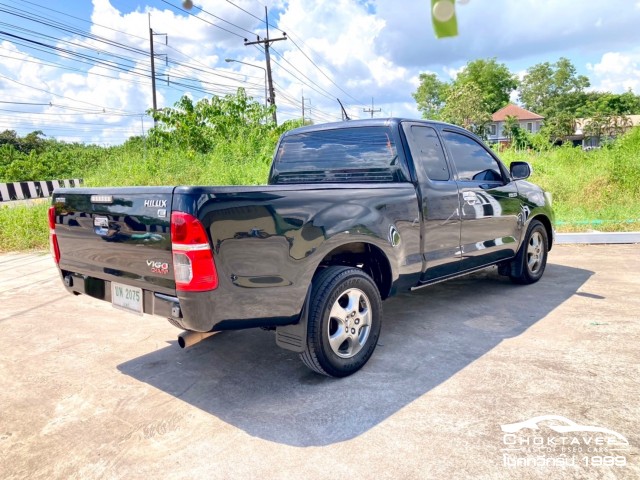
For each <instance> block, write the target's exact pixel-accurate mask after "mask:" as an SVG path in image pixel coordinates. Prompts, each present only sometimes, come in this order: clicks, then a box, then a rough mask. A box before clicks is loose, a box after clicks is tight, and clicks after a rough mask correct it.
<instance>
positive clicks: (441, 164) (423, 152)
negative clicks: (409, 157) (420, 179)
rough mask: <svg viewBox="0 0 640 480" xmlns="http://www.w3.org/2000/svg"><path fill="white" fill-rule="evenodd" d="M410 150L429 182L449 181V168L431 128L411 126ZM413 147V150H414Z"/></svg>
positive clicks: (436, 136)
mask: <svg viewBox="0 0 640 480" xmlns="http://www.w3.org/2000/svg"><path fill="white" fill-rule="evenodd" d="M411 136H412V140H413V142H412V143H413V145H412V150H417V152H415V151H414V152H413V153H414V157H416V156H417V157H418V158H419V160H420V163H421V164H422V166H423V168H424V170H425V173H426V174H427V177H429V179H430V180H449V168H448V167H447V161H446V160H445V158H444V152H443V151H442V145H440V140H439V139H438V135H437V134H436V131H435V130H434V129H433V128H431V127H423V126H420V125H412V126H411ZM414 147H415V148H414Z"/></svg>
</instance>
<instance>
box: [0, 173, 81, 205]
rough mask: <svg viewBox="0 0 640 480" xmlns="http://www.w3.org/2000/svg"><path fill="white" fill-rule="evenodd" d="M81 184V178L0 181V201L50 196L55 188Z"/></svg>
mask: <svg viewBox="0 0 640 480" xmlns="http://www.w3.org/2000/svg"><path fill="white" fill-rule="evenodd" d="M80 185H82V179H81V178H73V179H71V180H46V181H42V182H13V183H0V202H9V201H12V200H25V199H28V198H43V197H50V196H51V194H52V193H53V190H54V189H55V188H62V187H65V188H71V187H79V186H80Z"/></svg>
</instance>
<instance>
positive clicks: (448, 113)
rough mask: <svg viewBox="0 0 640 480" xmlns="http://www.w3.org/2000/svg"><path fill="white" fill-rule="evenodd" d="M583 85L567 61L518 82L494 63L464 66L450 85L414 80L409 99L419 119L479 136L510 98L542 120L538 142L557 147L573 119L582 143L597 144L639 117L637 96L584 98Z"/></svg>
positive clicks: (537, 68)
mask: <svg viewBox="0 0 640 480" xmlns="http://www.w3.org/2000/svg"><path fill="white" fill-rule="evenodd" d="M589 86H590V83H589V79H588V78H587V77H585V76H584V75H578V73H577V70H576V68H575V66H574V65H573V64H572V63H571V61H570V60H569V59H567V58H560V59H558V61H556V62H554V63H550V62H543V63H539V64H536V65H533V66H532V67H530V68H529V69H527V71H526V73H525V74H524V76H523V77H522V79H521V80H519V79H518V78H517V76H516V75H515V74H513V73H512V72H511V71H509V69H508V68H507V67H506V65H504V64H501V63H498V62H497V61H496V59H495V58H490V59H477V60H473V61H470V62H469V63H467V65H465V67H464V68H463V69H462V70H461V71H460V72H459V73H458V75H457V76H456V78H455V79H454V80H451V81H442V80H440V79H439V78H438V76H437V75H435V74H433V73H423V74H421V75H420V85H419V86H418V88H417V90H416V91H415V92H414V93H413V98H414V99H415V100H416V103H417V106H418V110H420V111H421V112H422V116H423V117H424V118H431V119H435V120H444V121H446V122H450V123H455V124H456V125H460V126H461V127H463V128H467V129H468V130H471V131H473V132H475V133H478V134H479V135H480V136H485V134H486V128H485V127H486V125H487V124H488V123H489V121H490V119H491V115H492V114H493V113H495V112H496V111H497V110H499V109H500V108H502V107H504V106H506V105H507V103H509V101H510V98H511V95H512V94H513V93H514V92H516V90H517V93H518V98H519V101H520V103H521V104H522V106H523V107H524V108H526V109H527V110H530V111H532V112H534V113H537V114H538V115H542V116H543V117H544V127H543V129H542V131H541V133H540V136H541V137H543V138H544V139H545V141H546V142H552V143H555V142H562V140H563V139H564V138H565V137H567V136H569V135H573V134H574V133H575V130H576V120H577V119H578V118H583V119H587V118H588V119H590V120H588V121H585V122H584V124H583V125H581V126H582V127H583V130H584V133H585V135H586V136H587V137H593V138H596V139H598V140H599V139H600V137H603V136H604V137H607V136H609V135H611V134H617V133H618V132H619V131H620V130H624V129H625V128H626V127H627V125H626V124H628V117H627V115H635V114H640V96H638V95H636V94H634V93H633V92H632V91H630V90H629V91H627V92H625V93H621V94H616V93H611V92H588V91H587V90H586V89H587V88H588V87H589Z"/></svg>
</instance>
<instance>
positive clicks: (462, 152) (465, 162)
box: [443, 132, 503, 182]
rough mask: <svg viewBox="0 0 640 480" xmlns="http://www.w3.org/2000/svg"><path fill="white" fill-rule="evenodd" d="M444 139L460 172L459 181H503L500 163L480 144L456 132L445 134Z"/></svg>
mask: <svg viewBox="0 0 640 480" xmlns="http://www.w3.org/2000/svg"><path fill="white" fill-rule="evenodd" d="M443 137H444V141H445V143H446V144H447V148H448V149H449V151H450V152H451V156H452V157H453V163H454V164H455V166H456V170H458V180H460V181H461V182H502V181H503V178H502V173H501V170H500V166H499V165H498V162H497V161H496V159H495V158H493V157H492V156H491V154H490V153H489V152H488V151H487V150H486V149H485V148H484V147H483V146H482V145H481V144H480V143H478V142H476V141H475V140H474V139H473V138H470V137H467V136H466V135H462V134H460V133H455V132H444V133H443Z"/></svg>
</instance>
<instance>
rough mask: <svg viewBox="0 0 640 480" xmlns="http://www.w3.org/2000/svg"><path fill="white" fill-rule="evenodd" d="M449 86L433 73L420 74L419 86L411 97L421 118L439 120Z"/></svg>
mask: <svg viewBox="0 0 640 480" xmlns="http://www.w3.org/2000/svg"><path fill="white" fill-rule="evenodd" d="M448 87H449V85H448V84H447V83H446V82H442V81H440V80H439V79H438V77H437V75H436V74H435V73H421V74H420V85H419V86H418V89H417V90H416V91H415V92H414V93H412V94H411V95H412V96H413V98H414V99H415V101H416V102H417V104H418V110H420V111H421V112H422V117H423V118H430V119H435V120H437V119H439V118H440V113H441V112H442V108H443V107H444V101H445V98H446V96H447V89H448Z"/></svg>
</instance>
